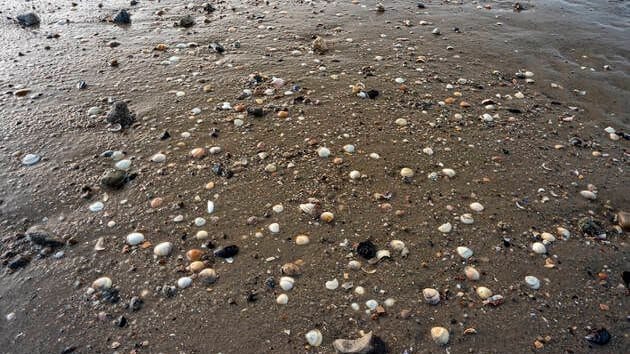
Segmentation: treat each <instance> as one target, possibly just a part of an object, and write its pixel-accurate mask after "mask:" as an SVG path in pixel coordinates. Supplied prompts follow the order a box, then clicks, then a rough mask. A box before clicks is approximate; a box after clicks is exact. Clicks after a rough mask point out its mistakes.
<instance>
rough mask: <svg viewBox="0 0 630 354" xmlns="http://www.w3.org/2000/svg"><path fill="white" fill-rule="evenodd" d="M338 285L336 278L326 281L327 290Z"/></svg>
mask: <svg viewBox="0 0 630 354" xmlns="http://www.w3.org/2000/svg"><path fill="white" fill-rule="evenodd" d="M338 287H339V281H338V280H337V278H335V279H333V280H329V281H327V282H326V289H328V290H335V289H337V288H338Z"/></svg>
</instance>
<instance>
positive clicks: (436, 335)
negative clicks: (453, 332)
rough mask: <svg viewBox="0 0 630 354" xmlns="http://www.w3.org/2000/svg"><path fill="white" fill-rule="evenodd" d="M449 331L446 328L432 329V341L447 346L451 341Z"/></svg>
mask: <svg viewBox="0 0 630 354" xmlns="http://www.w3.org/2000/svg"><path fill="white" fill-rule="evenodd" d="M449 337H450V335H449V333H448V330H447V329H446V328H444V327H433V328H431V339H433V341H434V342H435V344H438V345H446V344H447V343H448V340H449Z"/></svg>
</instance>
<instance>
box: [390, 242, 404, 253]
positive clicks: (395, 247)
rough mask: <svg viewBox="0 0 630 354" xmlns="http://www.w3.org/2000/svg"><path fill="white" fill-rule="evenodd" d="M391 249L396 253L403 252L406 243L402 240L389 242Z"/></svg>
mask: <svg viewBox="0 0 630 354" xmlns="http://www.w3.org/2000/svg"><path fill="white" fill-rule="evenodd" d="M389 247H391V248H392V249H393V250H394V251H402V250H403V249H405V243H404V242H402V241H401V240H392V241H389Z"/></svg>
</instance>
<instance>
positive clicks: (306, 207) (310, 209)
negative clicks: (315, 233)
mask: <svg viewBox="0 0 630 354" xmlns="http://www.w3.org/2000/svg"><path fill="white" fill-rule="evenodd" d="M300 210H302V211H303V212H304V213H306V214H309V215H311V216H315V214H316V212H317V205H315V204H313V203H304V204H300Z"/></svg>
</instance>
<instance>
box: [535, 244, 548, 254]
mask: <svg viewBox="0 0 630 354" xmlns="http://www.w3.org/2000/svg"><path fill="white" fill-rule="evenodd" d="M532 251H534V253H537V254H545V253H547V247H545V245H544V244H543V243H542V242H534V243H533V244H532Z"/></svg>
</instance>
